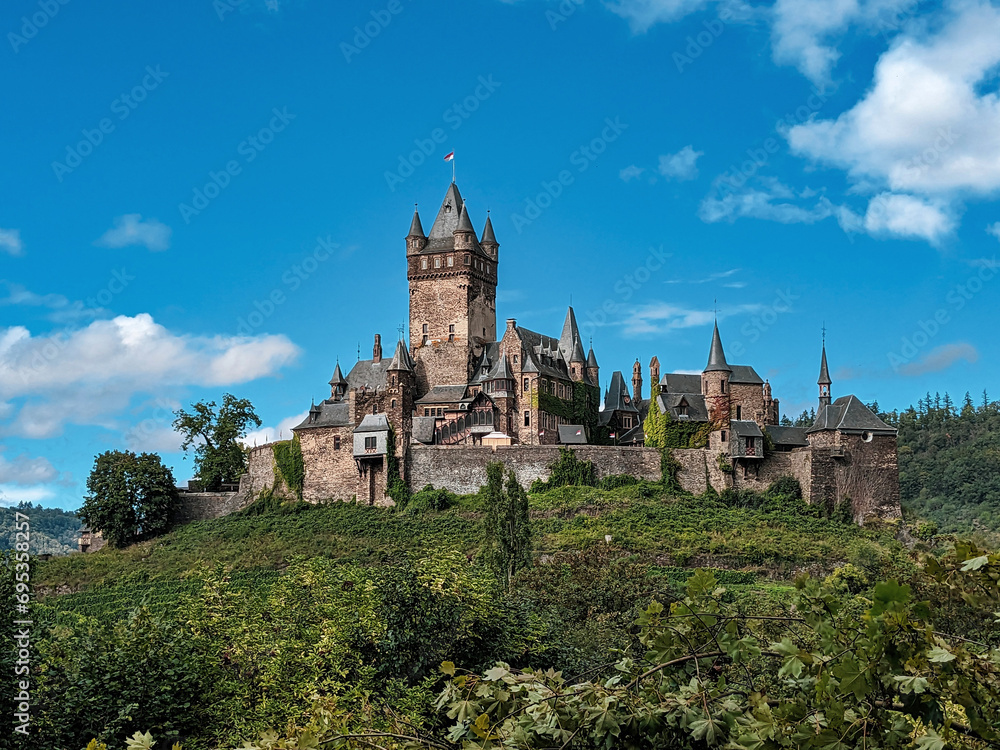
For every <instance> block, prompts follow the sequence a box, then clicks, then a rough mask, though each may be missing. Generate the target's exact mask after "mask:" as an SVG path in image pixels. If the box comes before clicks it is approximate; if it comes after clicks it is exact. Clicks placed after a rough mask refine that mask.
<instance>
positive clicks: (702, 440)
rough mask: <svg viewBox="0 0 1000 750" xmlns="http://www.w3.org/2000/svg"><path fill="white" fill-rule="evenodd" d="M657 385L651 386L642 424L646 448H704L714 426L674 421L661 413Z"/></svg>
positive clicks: (670, 416)
mask: <svg viewBox="0 0 1000 750" xmlns="http://www.w3.org/2000/svg"><path fill="white" fill-rule="evenodd" d="M659 393H660V386H659V384H658V383H657V384H654V385H653V393H652V395H651V396H650V404H649V413H648V414H647V415H646V419H645V421H644V422H643V432H644V433H645V435H646V446H647V447H651V448H704V447H705V446H707V445H708V436H709V435H710V434H711V432H712V429H713V427H714V425H713V424H712V423H711V422H689V421H682V420H676V419H674V418H673V416H672V415H671V414H670V413H669V412H661V411H660V406H659V404H658V403H657V401H656V397H657V396H658V395H659Z"/></svg>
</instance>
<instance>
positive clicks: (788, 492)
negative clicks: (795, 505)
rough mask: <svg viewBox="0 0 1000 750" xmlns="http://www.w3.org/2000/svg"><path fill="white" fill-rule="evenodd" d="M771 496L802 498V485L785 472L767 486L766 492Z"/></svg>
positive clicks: (790, 498)
mask: <svg viewBox="0 0 1000 750" xmlns="http://www.w3.org/2000/svg"><path fill="white" fill-rule="evenodd" d="M766 494H768V495H769V496H771V497H785V498H788V499H789V500H801V499H802V485H801V484H799V480H798V479H796V478H795V477H793V476H790V475H788V474H785V475H783V476H780V477H778V478H777V479H775V480H774V481H773V482H771V484H770V486H769V487H768V488H767V493H766Z"/></svg>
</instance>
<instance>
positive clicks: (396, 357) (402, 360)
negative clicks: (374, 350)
mask: <svg viewBox="0 0 1000 750" xmlns="http://www.w3.org/2000/svg"><path fill="white" fill-rule="evenodd" d="M387 372H413V363H412V362H411V361H410V353H409V352H408V351H406V344H404V343H403V340H402V339H400V340H399V342H398V343H397V344H396V353H395V354H393V355H392V361H391V362H390V363H389V368H388V370H387Z"/></svg>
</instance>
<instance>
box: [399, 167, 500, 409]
mask: <svg viewBox="0 0 1000 750" xmlns="http://www.w3.org/2000/svg"><path fill="white" fill-rule="evenodd" d="M499 249H500V245H499V243H498V242H497V241H496V236H495V235H494V234H493V223H492V222H491V221H490V219H489V217H487V219H486V226H485V227H484V228H483V235H482V239H480V238H479V237H477V236H476V230H475V229H474V228H473V226H472V221H471V220H470V218H469V212H468V209H467V208H466V205H465V201H464V200H463V199H462V195H461V194H460V193H459V192H458V186H457V185H455V183H451V185H450V186H449V187H448V192H447V193H446V194H445V196H444V201H443V202H442V203H441V208H440V209H439V210H438V214H437V218H435V220H434V224H433V226H432V227H431V231H430V234H429V235H424V230H423V226H422V225H421V223H420V216H419V214H418V213H417V211H416V210H414V212H413V221H412V223H411V225H410V233H409V234H408V235H407V237H406V265H407V272H406V277H407V280H408V281H409V285H410V351H411V352H412V353H413V359H414V363H415V367H414V371H415V377H416V389H417V393H416V395H417V397H418V398H419V397H421V396H423V395H424V394H426V393H427V391H428V390H429V387H430V386H429V384H430V383H434V384H436V385H437V384H454V385H459V384H465V383H468V382H469V380H470V379H471V377H472V374H473V370H474V367H475V364H476V363H477V362H478V361H479V359H480V358H481V356H482V353H483V347H484V346H485V345H486V344H487V343H489V342H492V341H495V340H496V337H497V316H496V292H497V264H498V260H499V259H498V251H499Z"/></svg>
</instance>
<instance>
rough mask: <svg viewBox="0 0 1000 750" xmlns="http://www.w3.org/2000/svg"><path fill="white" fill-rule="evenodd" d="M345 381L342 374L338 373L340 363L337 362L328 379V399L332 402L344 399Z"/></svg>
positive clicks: (345, 391)
mask: <svg viewBox="0 0 1000 750" xmlns="http://www.w3.org/2000/svg"><path fill="white" fill-rule="evenodd" d="M347 385H348V384H347V380H346V379H345V378H344V373H342V372H341V371H340V362H339V361H338V362H337V367H336V369H335V370H334V371H333V377H332V378H330V398H332V399H333V400H334V401H340V400H341V399H342V398H344V394H345V393H347Z"/></svg>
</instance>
